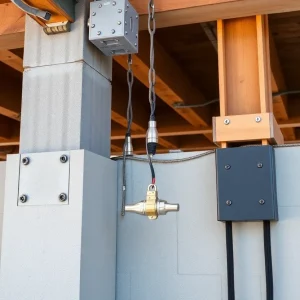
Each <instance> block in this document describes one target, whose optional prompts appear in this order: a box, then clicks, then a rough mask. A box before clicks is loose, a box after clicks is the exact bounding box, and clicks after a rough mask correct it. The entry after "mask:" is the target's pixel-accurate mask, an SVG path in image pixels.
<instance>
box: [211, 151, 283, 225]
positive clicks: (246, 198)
mask: <svg viewBox="0 0 300 300" xmlns="http://www.w3.org/2000/svg"><path fill="white" fill-rule="evenodd" d="M216 164H217V195H218V220H219V221H262V220H277V219H278V207H277V195H276V178H275V160H274V150H273V148H272V147H271V146H252V147H251V146H250V147H240V148H227V149H218V150H217V151H216Z"/></svg>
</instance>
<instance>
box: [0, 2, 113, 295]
mask: <svg viewBox="0 0 300 300" xmlns="http://www.w3.org/2000/svg"><path fill="white" fill-rule="evenodd" d="M74 2H75V1H74ZM89 3H90V1H86V0H79V1H77V3H76V21H75V23H74V24H72V27H71V32H70V33H66V34H59V35H53V36H47V35H45V34H44V32H43V31H42V28H41V27H40V26H39V25H38V24H37V23H35V22H34V21H33V20H32V19H31V18H27V20H26V38H25V40H26V41H25V57H24V67H25V72H24V81H23V107H22V122H21V143H20V152H21V155H11V156H9V157H8V160H7V163H6V184H5V199H4V213H3V216H4V218H3V238H2V253H1V267H0V299H1V300H16V299H18V300H28V299H35V300H53V299H55V300H98V299H105V300H115V270H116V216H117V213H116V211H117V208H116V202H117V199H116V198H117V187H116V186H117V165H116V162H113V161H111V160H110V159H109V155H110V133H111V132H110V121H111V76H112V59H111V58H107V57H104V56H103V55H102V54H100V52H99V50H97V49H96V48H95V47H94V46H93V45H92V44H91V43H90V42H89V41H88V28H87V20H88V14H89ZM91 152H93V153H91ZM64 155H66V156H67V158H68V159H67V160H65V161H64V160H62V159H61V157H62V156H64ZM25 156H26V157H28V158H29V163H28V164H26V163H23V162H22V159H23V158H25ZM0 171H1V170H0ZM1 182H2V180H1V173H0V184H1ZM0 188H1V186H0ZM0 193H1V191H0ZM22 195H25V196H26V197H25V201H22V199H24V197H21V196H22ZM61 195H63V200H62V198H61ZM0 208H1V195H0ZM0 221H1V210H0Z"/></svg>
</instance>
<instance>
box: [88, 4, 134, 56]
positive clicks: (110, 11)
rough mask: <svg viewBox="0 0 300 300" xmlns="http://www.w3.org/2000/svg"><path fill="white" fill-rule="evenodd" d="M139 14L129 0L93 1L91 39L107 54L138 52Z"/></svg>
mask: <svg viewBox="0 0 300 300" xmlns="http://www.w3.org/2000/svg"><path fill="white" fill-rule="evenodd" d="M138 33H139V16H138V14H137V12H136V10H135V9H134V8H133V6H132V5H131V4H130V2H129V1H128V0H117V1H112V0H100V1H94V2H92V3H91V9H90V32H89V39H90V41H91V42H92V43H93V44H94V45H95V46H96V47H97V48H98V49H99V50H101V51H102V52H103V53H104V54H105V55H107V56H113V55H121V54H133V53H137V52H138Z"/></svg>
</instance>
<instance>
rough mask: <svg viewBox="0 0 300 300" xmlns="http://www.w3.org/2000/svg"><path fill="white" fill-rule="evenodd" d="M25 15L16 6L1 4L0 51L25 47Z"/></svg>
mask: <svg viewBox="0 0 300 300" xmlns="http://www.w3.org/2000/svg"><path fill="white" fill-rule="evenodd" d="M24 31H25V13H24V12H23V11H21V10H20V9H18V8H17V7H16V6H15V5H14V4H12V3H7V4H0V50H7V49H17V48H23V47H24Z"/></svg>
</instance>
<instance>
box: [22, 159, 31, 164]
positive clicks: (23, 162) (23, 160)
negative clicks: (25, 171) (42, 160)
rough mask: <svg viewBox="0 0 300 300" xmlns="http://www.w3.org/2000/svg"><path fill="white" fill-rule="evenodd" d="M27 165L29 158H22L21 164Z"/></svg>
mask: <svg viewBox="0 0 300 300" xmlns="http://www.w3.org/2000/svg"><path fill="white" fill-rule="evenodd" d="M29 163H30V159H29V157H24V158H22V164H23V165H24V166H27V165H29Z"/></svg>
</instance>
